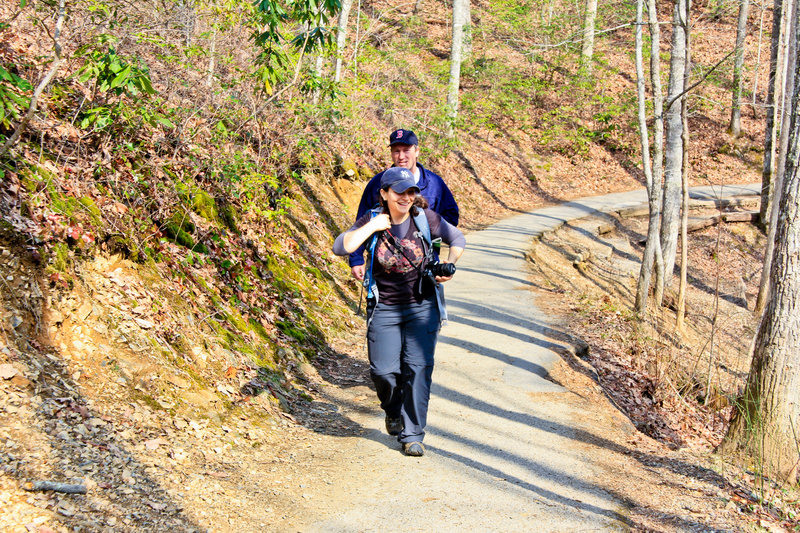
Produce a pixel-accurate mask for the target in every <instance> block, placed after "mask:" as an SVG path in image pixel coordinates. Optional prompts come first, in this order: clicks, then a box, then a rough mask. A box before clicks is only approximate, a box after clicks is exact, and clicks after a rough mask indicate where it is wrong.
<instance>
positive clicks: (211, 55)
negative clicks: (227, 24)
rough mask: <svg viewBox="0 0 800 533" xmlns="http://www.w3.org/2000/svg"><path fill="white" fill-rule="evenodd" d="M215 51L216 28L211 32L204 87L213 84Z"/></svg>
mask: <svg viewBox="0 0 800 533" xmlns="http://www.w3.org/2000/svg"><path fill="white" fill-rule="evenodd" d="M216 50H217V27H216V26H214V30H213V31H212V32H211V50H209V52H208V73H207V74H206V87H211V86H212V85H213V84H214V64H215V62H216Z"/></svg>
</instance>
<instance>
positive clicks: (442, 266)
mask: <svg viewBox="0 0 800 533" xmlns="http://www.w3.org/2000/svg"><path fill="white" fill-rule="evenodd" d="M427 270H430V272H431V275H432V276H433V277H434V278H438V277H442V278H449V277H450V276H452V275H453V274H455V273H456V265H454V264H453V263H433V264H430V263H429V264H428V268H427Z"/></svg>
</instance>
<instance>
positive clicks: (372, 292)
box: [364, 206, 383, 300]
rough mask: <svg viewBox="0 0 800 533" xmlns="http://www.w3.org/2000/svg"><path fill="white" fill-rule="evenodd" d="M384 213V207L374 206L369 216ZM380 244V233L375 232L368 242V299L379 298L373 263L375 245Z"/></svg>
mask: <svg viewBox="0 0 800 533" xmlns="http://www.w3.org/2000/svg"><path fill="white" fill-rule="evenodd" d="M381 213H383V208H381V207H380V206H378V207H374V208H372V209H370V211H369V218H370V219H373V218H375V217H376V216H378V215H380V214H381ZM377 244H378V233H373V234H372V236H371V237H370V238H369V241H368V242H367V253H369V263H368V266H367V269H366V271H365V272H364V288H365V289H367V300H369V299H370V298H373V299H375V300H377V299H378V284H377V283H375V277H374V276H373V275H372V265H373V262H374V260H375V246H376V245H377Z"/></svg>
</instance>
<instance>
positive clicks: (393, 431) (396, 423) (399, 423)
mask: <svg viewBox="0 0 800 533" xmlns="http://www.w3.org/2000/svg"><path fill="white" fill-rule="evenodd" d="M385 422H386V433H388V434H389V435H399V434H400V432H401V431H403V419H402V418H392V417H390V416H389V415H386V420H385Z"/></svg>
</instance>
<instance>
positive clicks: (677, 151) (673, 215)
mask: <svg viewBox="0 0 800 533" xmlns="http://www.w3.org/2000/svg"><path fill="white" fill-rule="evenodd" d="M687 20H688V13H687V12H686V5H685V4H684V1H683V0H675V5H674V7H673V15H672V46H671V51H670V54H671V57H670V68H669V89H668V95H667V102H668V104H667V109H666V125H667V136H666V137H667V138H666V143H665V152H666V153H665V155H666V158H665V164H664V203H663V212H662V215H661V216H662V219H661V248H662V250H663V253H664V277H663V279H656V284H657V285H656V293H657V294H658V293H659V292H660V293H661V294H662V295H663V288H664V287H668V286H669V285H670V284H671V282H672V272H673V270H674V269H675V254H676V252H677V249H678V231H679V228H680V211H681V181H682V179H681V166H682V165H683V141H682V130H683V119H682V118H681V109H682V106H681V102H682V101H683V99H684V96H683V90H684V86H685V85H686V83H685V80H684V78H685V77H686V25H687ZM659 289H661V290H659ZM656 303H657V304H658V305H661V298H657V299H656Z"/></svg>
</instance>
